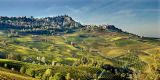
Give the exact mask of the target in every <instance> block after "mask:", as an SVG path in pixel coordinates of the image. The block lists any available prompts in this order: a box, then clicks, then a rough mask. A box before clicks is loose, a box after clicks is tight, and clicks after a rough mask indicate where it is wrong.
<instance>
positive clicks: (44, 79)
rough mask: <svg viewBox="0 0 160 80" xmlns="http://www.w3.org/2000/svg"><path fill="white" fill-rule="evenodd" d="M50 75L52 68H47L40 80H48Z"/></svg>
mask: <svg viewBox="0 0 160 80" xmlns="http://www.w3.org/2000/svg"><path fill="white" fill-rule="evenodd" d="M50 76H52V69H47V70H46V71H45V72H44V74H43V76H42V80H49V78H50Z"/></svg>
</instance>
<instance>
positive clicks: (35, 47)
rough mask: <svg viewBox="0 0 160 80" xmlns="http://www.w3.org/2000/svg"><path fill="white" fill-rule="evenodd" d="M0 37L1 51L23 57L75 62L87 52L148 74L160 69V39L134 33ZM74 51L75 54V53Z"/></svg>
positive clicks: (113, 63)
mask: <svg viewBox="0 0 160 80" xmlns="http://www.w3.org/2000/svg"><path fill="white" fill-rule="evenodd" d="M86 35H87V36H86ZM0 38H1V40H0V52H4V53H19V54H21V55H23V58H22V59H24V58H25V57H28V56H30V57H34V58H36V57H37V56H40V57H42V56H44V57H46V59H47V60H48V61H49V62H51V61H53V60H54V61H57V62H60V63H63V64H72V63H73V62H75V61H77V60H79V59H80V58H81V57H82V56H84V55H85V56H87V57H88V58H89V59H90V60H92V59H94V60H97V61H99V62H104V63H107V64H111V65H114V66H120V67H122V66H124V67H125V66H127V67H130V68H133V69H136V70H142V71H143V72H144V75H145V76H146V74H147V76H152V77H155V76H156V75H158V73H157V72H156V71H155V70H154V69H151V68H154V67H156V68H157V67H160V64H159V63H160V62H159V61H160V54H158V53H160V42H159V41H154V40H143V39H139V38H137V37H135V36H132V35H130V36H128V35H126V34H119V33H96V32H89V33H88V32H87V33H85V32H77V33H74V34H67V35H64V36H39V37H32V36H23V37H20V38H8V37H3V36H0ZM3 40H5V41H6V42H5V43H6V44H4V42H3ZM70 42H76V43H77V46H76V47H74V46H72V45H70ZM71 53H73V54H76V57H73V56H72V54H71ZM130 54H131V55H130ZM128 57H129V58H128ZM153 74H155V75H153ZM145 78H149V77H145Z"/></svg>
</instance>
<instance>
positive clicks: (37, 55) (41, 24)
mask: <svg viewBox="0 0 160 80" xmlns="http://www.w3.org/2000/svg"><path fill="white" fill-rule="evenodd" d="M0 30H1V31H2V33H3V34H0V58H2V59H0V66H1V67H3V70H2V71H3V72H2V73H1V74H0V75H7V74H9V73H10V74H13V75H17V76H18V75H19V76H20V77H21V78H23V77H24V79H25V78H26V77H28V79H30V77H32V78H34V79H42V80H64V79H66V80H70V79H74V80H78V79H80V80H91V79H97V80H156V79H157V80H158V79H160V78H159V77H160V54H159V53H160V41H159V39H156V38H145V37H140V36H137V35H134V34H131V33H128V32H124V31H123V30H121V29H118V28H116V27H115V26H114V25H99V26H97V25H81V24H80V23H78V22H76V21H74V20H73V19H72V18H71V17H69V16H67V15H65V16H57V17H45V18H33V17H30V18H27V17H0ZM4 68H5V70H4ZM8 71H10V72H8ZM14 71H15V72H16V73H15V72H14ZM22 75H23V77H22ZM57 76H58V78H57ZM10 77H12V76H9V77H7V78H8V79H10ZM0 78H1V76H0ZM2 78H3V77H2ZM17 78H18V77H17ZM17 78H16V79H17ZM17 80H20V79H17Z"/></svg>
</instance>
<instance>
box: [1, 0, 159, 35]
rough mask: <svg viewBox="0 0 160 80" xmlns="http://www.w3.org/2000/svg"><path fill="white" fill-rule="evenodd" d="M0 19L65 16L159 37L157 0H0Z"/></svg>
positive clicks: (83, 22) (79, 20) (88, 22)
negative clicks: (2, 17) (7, 17)
mask: <svg viewBox="0 0 160 80" xmlns="http://www.w3.org/2000/svg"><path fill="white" fill-rule="evenodd" d="M0 10H1V11H2V12H1V13H0V16H34V17H44V16H58V15H65V14H67V15H69V16H71V17H72V18H73V19H74V20H76V21H78V22H80V23H81V24H96V25H100V24H113V25H115V26H116V27H118V28H120V29H122V30H123V31H127V32H130V33H134V34H138V35H140V36H147V37H159V38H160V26H159V25H160V23H159V22H160V15H159V13H160V6H159V1H158V0H132V1H131V0H119V1H117V0H107V1H106V0H76V1H75V0H54V1H52V0H0Z"/></svg>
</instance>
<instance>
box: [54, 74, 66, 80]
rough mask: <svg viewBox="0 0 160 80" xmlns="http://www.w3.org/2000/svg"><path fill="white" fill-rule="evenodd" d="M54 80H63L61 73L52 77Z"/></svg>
mask: <svg viewBox="0 0 160 80" xmlns="http://www.w3.org/2000/svg"><path fill="white" fill-rule="evenodd" d="M54 80H65V77H64V76H63V75H62V74H61V73H56V74H55V75H54Z"/></svg>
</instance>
